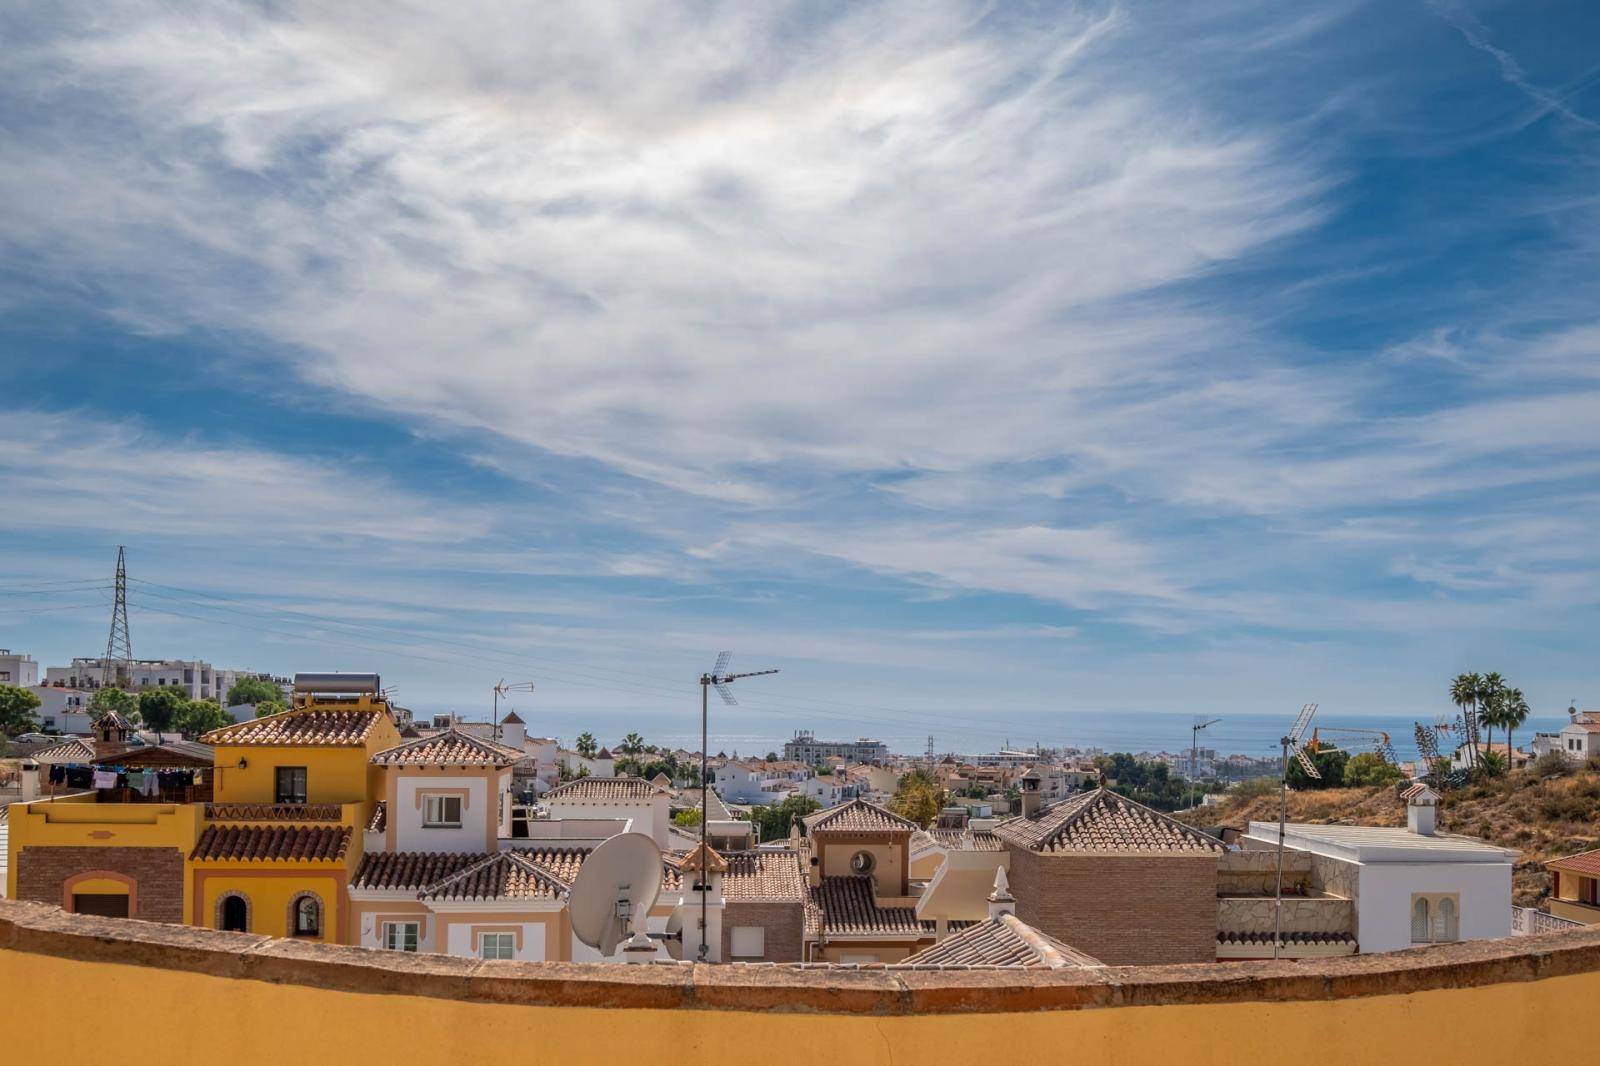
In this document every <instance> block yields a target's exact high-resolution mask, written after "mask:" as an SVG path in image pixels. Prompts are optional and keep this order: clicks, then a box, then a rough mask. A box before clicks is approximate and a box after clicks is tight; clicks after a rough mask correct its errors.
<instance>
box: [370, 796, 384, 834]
mask: <svg viewBox="0 0 1600 1066" xmlns="http://www.w3.org/2000/svg"><path fill="white" fill-rule="evenodd" d="M388 827H389V804H388V802H387V801H385V800H379V801H378V802H377V803H374V804H373V805H372V817H371V818H368V819H367V832H369V833H381V832H383V831H384V830H385V829H387V828H388Z"/></svg>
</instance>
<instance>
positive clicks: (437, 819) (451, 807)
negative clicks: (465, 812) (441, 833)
mask: <svg viewBox="0 0 1600 1066" xmlns="http://www.w3.org/2000/svg"><path fill="white" fill-rule="evenodd" d="M422 825H423V828H425V829H458V828H460V826H461V797H460V796H423V797H422Z"/></svg>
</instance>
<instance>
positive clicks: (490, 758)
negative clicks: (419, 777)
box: [372, 726, 523, 766]
mask: <svg viewBox="0 0 1600 1066" xmlns="http://www.w3.org/2000/svg"><path fill="white" fill-rule="evenodd" d="M522 758H523V755H522V752H520V751H518V750H517V749H516V748H513V747H509V746H507V745H505V744H496V743H495V742H494V741H492V740H483V739H482V738H480V737H475V736H473V735H472V734H471V733H463V732H461V730H459V729H457V728H456V727H455V726H451V727H450V728H449V729H446V730H444V731H443V732H439V733H435V734H434V735H433V736H431V737H422V738H420V739H418V740H411V741H407V742H406V743H404V744H400V745H397V746H395V747H392V748H386V749H384V750H383V751H380V752H378V754H376V755H374V756H373V757H372V762H373V764H374V765H376V766H511V765H513V764H515V763H519V762H521V761H522Z"/></svg>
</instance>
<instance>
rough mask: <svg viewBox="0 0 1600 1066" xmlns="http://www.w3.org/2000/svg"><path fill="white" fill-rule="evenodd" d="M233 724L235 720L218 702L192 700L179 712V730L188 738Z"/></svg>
mask: <svg viewBox="0 0 1600 1066" xmlns="http://www.w3.org/2000/svg"><path fill="white" fill-rule="evenodd" d="M232 724H233V718H232V717H231V716H230V715H229V714H228V712H227V711H225V710H223V709H222V704H220V703H218V702H217V701H216V700H190V701H188V702H187V703H185V704H184V705H183V709H182V710H181V711H179V712H178V721H177V725H178V729H179V730H180V731H181V732H182V733H183V735H184V736H188V737H197V736H199V735H200V734H202V733H209V732H210V731H211V730H213V729H221V728H222V727H223V726H225V725H232Z"/></svg>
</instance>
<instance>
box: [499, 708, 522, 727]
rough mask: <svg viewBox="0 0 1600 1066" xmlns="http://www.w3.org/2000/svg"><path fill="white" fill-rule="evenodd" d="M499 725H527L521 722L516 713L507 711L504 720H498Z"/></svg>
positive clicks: (520, 717)
mask: <svg viewBox="0 0 1600 1066" xmlns="http://www.w3.org/2000/svg"><path fill="white" fill-rule="evenodd" d="M500 724H501V725H527V724H528V723H526V722H524V721H523V720H522V716H521V715H519V714H517V712H516V711H507V712H506V716H505V717H504V718H502V719H500Z"/></svg>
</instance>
